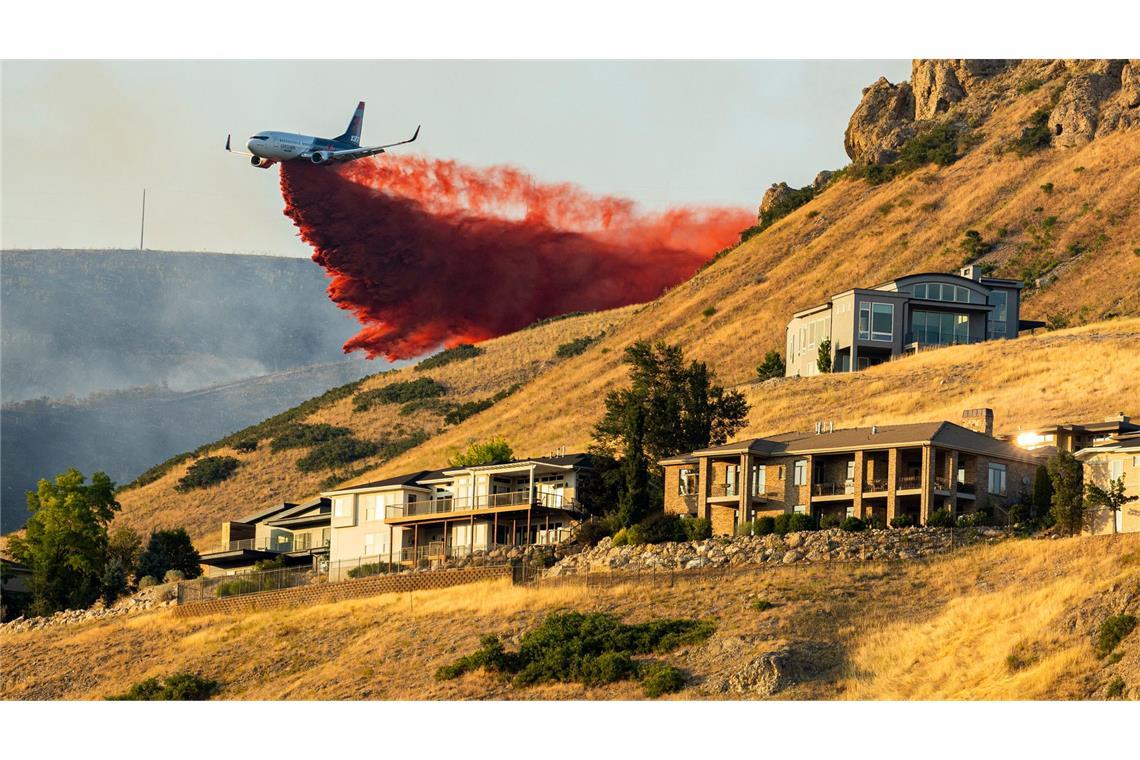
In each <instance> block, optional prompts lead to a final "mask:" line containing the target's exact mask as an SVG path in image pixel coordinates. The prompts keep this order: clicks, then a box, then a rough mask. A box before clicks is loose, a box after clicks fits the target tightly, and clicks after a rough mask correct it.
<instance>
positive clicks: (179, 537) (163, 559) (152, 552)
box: [138, 528, 202, 588]
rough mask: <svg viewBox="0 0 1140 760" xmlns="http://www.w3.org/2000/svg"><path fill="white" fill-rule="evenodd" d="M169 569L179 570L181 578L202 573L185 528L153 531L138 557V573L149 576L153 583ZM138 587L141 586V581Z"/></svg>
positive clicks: (199, 562)
mask: <svg viewBox="0 0 1140 760" xmlns="http://www.w3.org/2000/svg"><path fill="white" fill-rule="evenodd" d="M171 570H177V571H179V572H181V573H182V577H183V578H197V577H198V576H199V575H201V574H202V566H201V557H199V556H198V550H197V549H195V548H194V542H192V541H191V540H190V534H189V533H187V532H186V529H185V528H174V529H171V530H156V531H154V532H153V533H151V534H150V540H149V541H147V545H146V550H145V551H143V553H142V556H140V557H139V567H138V572H139V575H143V576H150V577H151V578H153V579H155V583H157V582H158V579H159V578H165V577H166V574H167V573H168V572H170V571H171ZM139 587H140V588H141V587H142V583H141V582H140V583H139Z"/></svg>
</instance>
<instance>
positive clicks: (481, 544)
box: [321, 454, 592, 570]
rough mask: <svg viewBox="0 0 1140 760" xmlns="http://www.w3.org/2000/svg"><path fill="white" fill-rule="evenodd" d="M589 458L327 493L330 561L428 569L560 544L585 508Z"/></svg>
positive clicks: (460, 470) (431, 475)
mask: <svg viewBox="0 0 1140 760" xmlns="http://www.w3.org/2000/svg"><path fill="white" fill-rule="evenodd" d="M591 472H592V468H591V466H590V459H589V456H588V455H586V454H560V455H556V456H549V457H536V458H531V459H521V460H516V461H512V462H504V463H502V464H490V465H480V466H475V467H453V468H448V469H443V470H428V471H420V472H413V473H408V474H405V475H398V476H395V477H391V478H385V479H383V480H377V481H374V482H371V483H364V484H361V485H357V486H352V487H350V488H343V489H338V490H334V491H327V492H325V493H322V494H321V496H322V498H325V499H328V500H329V501H330V502H331V503H332V505H333V507H332V523H331V527H332V535H331V543H330V546H329V559H330V563H331V566H332V567H333V568H334V570H335V569H336V568H337V567H339V566H347V565H349V564H351V565H356V564H361V563H365V562H367V561H368V560H369V559H371V560H372V561H373V562H386V563H388V564H399V563H402V564H405V565H413V564H421V563H423V562H433V561H440V560H444V559H449V558H453V557H465V556H471V555H472V554H475V553H480V552H486V551H489V550H491V549H494V548H496V547H501V546H519V545H533V544H538V545H544V544H556V543H558V542H560V541H562V540H564V539H567V538H569V536H570V531H571V527H572V525H573V524H575V523H577V522H578V521H580V520H581V518H582V517H583V516H584V515H585V510H584V509H583V507H582V506H581V502H580V500H579V493H580V489H581V488H582V485H583V483H584V482H585V481H586V480H587V479H588V478H589V477H590V475H591Z"/></svg>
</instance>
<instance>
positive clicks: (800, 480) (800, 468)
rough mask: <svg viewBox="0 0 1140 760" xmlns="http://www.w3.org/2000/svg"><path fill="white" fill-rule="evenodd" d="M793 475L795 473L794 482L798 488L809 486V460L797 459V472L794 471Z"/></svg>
mask: <svg viewBox="0 0 1140 760" xmlns="http://www.w3.org/2000/svg"><path fill="white" fill-rule="evenodd" d="M793 473H794V475H793V477H794V479H793V480H792V484H793V485H797V486H802V485H806V484H807V460H806V459H797V460H796V464H795V470H794V471H793Z"/></svg>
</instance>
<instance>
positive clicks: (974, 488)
mask: <svg viewBox="0 0 1140 760" xmlns="http://www.w3.org/2000/svg"><path fill="white" fill-rule="evenodd" d="M977 492H978V484H977V483H962V482H960V481H959V483H958V493H974V494H976V493H977Z"/></svg>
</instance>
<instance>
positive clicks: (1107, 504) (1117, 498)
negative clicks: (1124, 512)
mask: <svg viewBox="0 0 1140 760" xmlns="http://www.w3.org/2000/svg"><path fill="white" fill-rule="evenodd" d="M1137 498H1140V497H1137V496H1129V495H1128V494H1126V493H1125V492H1124V478H1123V477H1119V478H1117V479H1116V480H1113V481H1110V482H1109V484H1108V488H1101V487H1100V486H1098V485H1097V484H1096V483H1089V484H1088V486H1086V488H1085V500H1086V501H1087V502H1088V505H1089V506H1090V507H1099V508H1101V509H1107V510H1108V512H1109V517H1111V518H1112V532H1113V533H1115V532H1116V513H1117V512H1119V511H1120V510H1121V509H1122V508H1123V507H1124V505H1125V504H1128V503H1129V502H1133V501H1136V499H1137Z"/></svg>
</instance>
